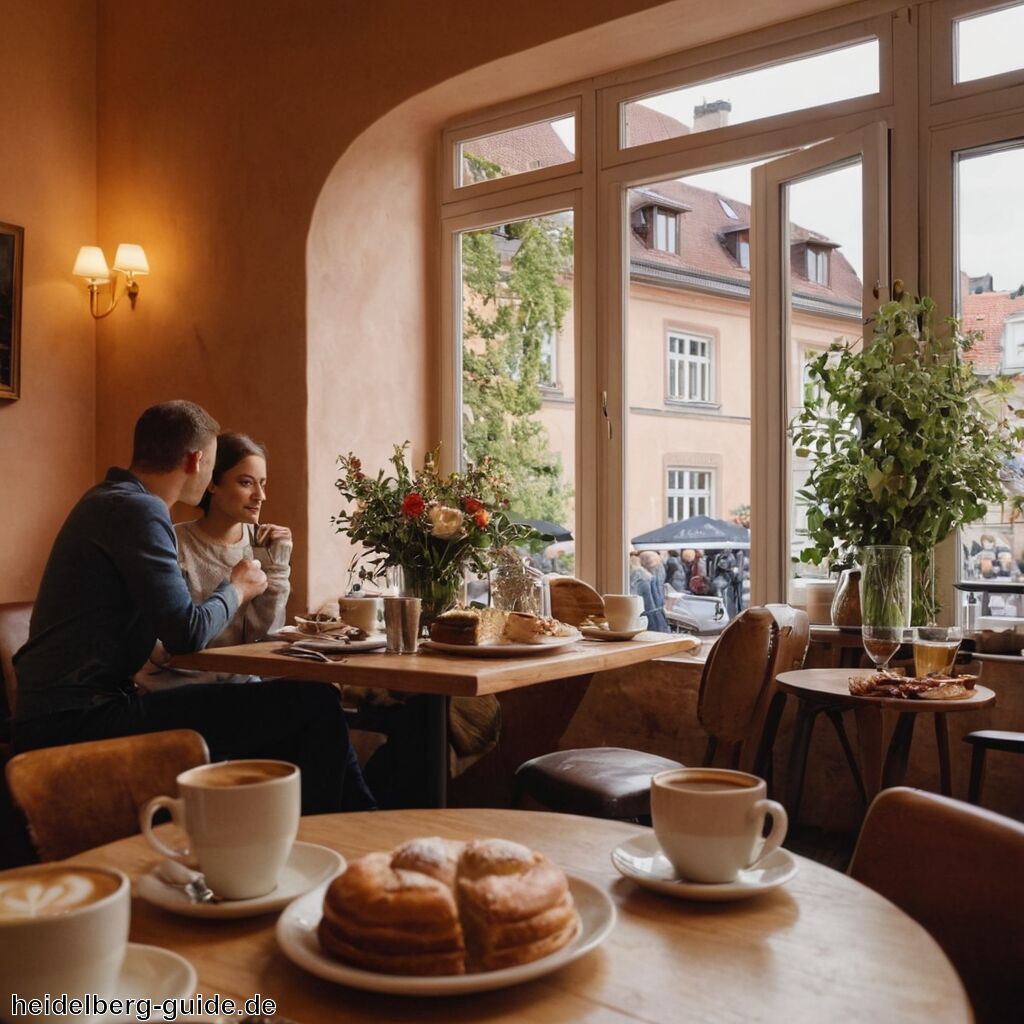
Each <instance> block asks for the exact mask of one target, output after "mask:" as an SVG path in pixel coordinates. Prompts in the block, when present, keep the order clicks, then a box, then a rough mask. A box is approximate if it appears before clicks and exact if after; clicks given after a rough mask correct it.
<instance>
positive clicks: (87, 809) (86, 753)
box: [7, 729, 210, 861]
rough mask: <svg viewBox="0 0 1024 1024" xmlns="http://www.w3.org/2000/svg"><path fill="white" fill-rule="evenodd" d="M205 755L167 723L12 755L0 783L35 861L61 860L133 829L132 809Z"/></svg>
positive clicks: (165, 789) (193, 735)
mask: <svg viewBox="0 0 1024 1024" xmlns="http://www.w3.org/2000/svg"><path fill="white" fill-rule="evenodd" d="M209 760H210V752H209V750H208V749H207V747H206V741H205V740H204V739H203V737H202V736H200V735H199V733H197V732H194V731H193V730H191V729H173V730H170V731H167V732H151V733H143V734H142V735H139V736H122V737H118V738H117V739H109V740H95V741H92V742H89V743H70V744H67V745H65V746H60V747H45V748H43V749H41V750H30V751H28V752H27V753H25V754H18V755H17V756H16V757H13V758H11V760H10V761H9V762H8V763H7V785H8V787H9V788H10V792H11V797H12V799H13V801H14V804H15V805H16V806H17V807H18V808H20V809H21V811H22V813H23V814H24V815H25V818H26V820H27V822H28V829H29V836H30V837H31V839H32V844H33V846H34V847H35V849H36V852H37V853H38V854H39V859H40V860H44V861H46V860H62V859H63V858H65V857H71V856H73V855H74V854H76V853H80V852H81V851H82V850H88V849H90V848H92V847H94V846H102V845H103V844H104V843H110V842H113V841H114V840H115V839H123V838H124V837H125V836H131V835H134V834H135V833H137V832H138V831H139V808H140V807H141V806H142V805H143V804H144V803H146V801H147V800H149V799H151V798H152V797H154V796H159V795H160V794H162V793H169V794H171V795H174V794H175V793H177V785H176V782H175V779H176V778H177V776H178V775H179V773H181V772H183V771H185V770H186V769H187V768H192V767H194V766H195V765H198V764H207V763H209Z"/></svg>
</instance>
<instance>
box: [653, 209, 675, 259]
mask: <svg viewBox="0 0 1024 1024" xmlns="http://www.w3.org/2000/svg"><path fill="white" fill-rule="evenodd" d="M654 248H655V249H660V250H661V251H662V252H679V217H678V216H677V215H676V214H674V213H670V212H669V211H668V210H659V209H657V208H655V210H654Z"/></svg>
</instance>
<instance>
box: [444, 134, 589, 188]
mask: <svg viewBox="0 0 1024 1024" xmlns="http://www.w3.org/2000/svg"><path fill="white" fill-rule="evenodd" d="M575 152H576V118H575V117H560V118H555V119H553V120H550V121H540V122H538V123H537V124H528V125H522V126H520V127H517V128H513V129H511V130H510V131H506V132H495V133H494V134H492V135H481V136H480V137H479V138H475V139H466V140H465V141H464V142H459V143H458V144H457V145H456V146H455V187H456V188H465V186H467V185H476V184H479V183H480V182H482V181H491V180H493V179H495V178H508V177H512V176H514V175H517V174H527V173H528V172H530V171H537V170H541V169H543V168H548V167H557V166H559V165H560V164H571V163H573V161H574V160H575Z"/></svg>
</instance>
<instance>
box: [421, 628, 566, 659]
mask: <svg viewBox="0 0 1024 1024" xmlns="http://www.w3.org/2000/svg"><path fill="white" fill-rule="evenodd" d="M579 638H580V634H579V631H578V630H576V629H574V630H573V631H572V635H571V636H553V637H547V638H546V639H544V640H541V641H539V642H538V643H535V644H523V643H500V644H446V643H442V642H441V641H440V640H424V641H423V643H422V644H421V645H420V646H421V647H422V648H424V650H428V651H444V652H445V653H446V654H461V655H462V656H463V657H466V658H520V657H522V656H523V655H529V654H550V653H551V652H552V651H561V650H564V649H565V648H566V647H571V646H572V645H573V644H574V643H576V641H577V640H579Z"/></svg>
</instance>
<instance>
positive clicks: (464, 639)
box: [425, 608, 580, 658]
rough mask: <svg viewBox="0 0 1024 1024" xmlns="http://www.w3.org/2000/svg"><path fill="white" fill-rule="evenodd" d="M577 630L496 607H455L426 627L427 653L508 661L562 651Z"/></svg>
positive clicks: (568, 644) (576, 633)
mask: <svg viewBox="0 0 1024 1024" xmlns="http://www.w3.org/2000/svg"><path fill="white" fill-rule="evenodd" d="M579 639H580V631H579V630H578V629H577V628H576V627H575V626H570V625H568V624H567V623H565V622H559V621H558V619H552V618H547V617H545V616H540V615H530V614H528V613H526V612H506V611H500V610H499V609H497V608H455V609H452V610H451V611H448V612H445V613H444V614H443V615H439V616H438V617H437V618H436V619H435V620H434V621H433V622H432V623H431V626H430V640H429V641H428V642H427V644H426V645H425V647H426V649H427V650H437V651H444V652H446V653H448V654H461V655H463V656H464V657H470V658H512V657H519V656H521V655H531V654H545V653H550V652H552V651H558V650H562V649H563V648H565V647H569V646H571V645H572V644H574V643H576V641H577V640H579Z"/></svg>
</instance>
